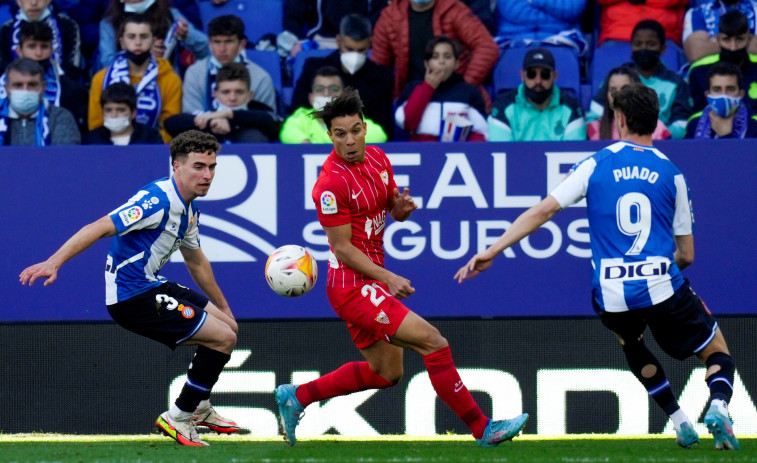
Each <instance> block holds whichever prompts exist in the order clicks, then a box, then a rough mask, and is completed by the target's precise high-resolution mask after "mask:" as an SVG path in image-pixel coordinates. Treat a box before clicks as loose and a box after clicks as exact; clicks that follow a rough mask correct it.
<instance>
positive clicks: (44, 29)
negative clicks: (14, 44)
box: [18, 21, 53, 46]
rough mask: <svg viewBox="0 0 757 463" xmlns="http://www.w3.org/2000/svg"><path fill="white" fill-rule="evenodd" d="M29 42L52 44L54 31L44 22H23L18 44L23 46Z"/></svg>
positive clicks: (19, 31)
mask: <svg viewBox="0 0 757 463" xmlns="http://www.w3.org/2000/svg"><path fill="white" fill-rule="evenodd" d="M29 40H37V41H39V42H52V41H53V30H52V29H50V26H48V25H47V23H45V22H44V21H34V22H31V21H21V26H20V27H19V29H18V44H19V45H20V46H23V45H24V43H25V42H27V41H29Z"/></svg>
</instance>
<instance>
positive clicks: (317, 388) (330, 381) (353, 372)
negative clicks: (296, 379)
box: [296, 362, 394, 407]
mask: <svg viewBox="0 0 757 463" xmlns="http://www.w3.org/2000/svg"><path fill="white" fill-rule="evenodd" d="M390 386H394V384H392V383H390V382H389V381H387V380H385V379H384V378H383V377H381V376H379V375H377V374H376V373H374V372H373V370H371V367H370V366H368V362H351V363H345V364H344V365H342V366H341V367H339V368H338V369H336V370H334V371H332V372H331V373H328V374H325V375H323V376H321V377H320V378H318V379H316V380H314V381H310V382H309V383H305V384H303V385H301V386H300V387H298V388H297V392H296V395H297V400H299V401H300V403H301V404H302V406H303V407H307V406H308V405H310V404H311V403H313V402H318V401H319V400H325V399H330V398H332V397H337V396H340V395H347V394H351V393H353V392H358V391H364V390H366V389H384V388H387V387H390Z"/></svg>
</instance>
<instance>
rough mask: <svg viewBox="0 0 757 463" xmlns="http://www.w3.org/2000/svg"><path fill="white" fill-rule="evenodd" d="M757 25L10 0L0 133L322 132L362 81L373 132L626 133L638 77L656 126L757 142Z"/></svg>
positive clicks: (674, 133)
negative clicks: (619, 109)
mask: <svg viewBox="0 0 757 463" xmlns="http://www.w3.org/2000/svg"><path fill="white" fill-rule="evenodd" d="M254 2H260V3H259V4H260V5H262V4H266V5H269V6H271V5H272V6H273V8H274V9H276V10H277V12H278V13H279V14H280V17H281V21H271V20H270V19H269V18H267V17H263V16H264V15H262V14H259V13H258V11H257V8H252V7H250V5H249V4H251V3H254ZM201 11H202V14H201V13H200V12H201ZM231 12H233V14H229V13H231ZM756 28H757V0H620V1H619V0H596V1H595V2H594V1H586V0H534V1H529V2H518V1H512V0H498V1H496V2H493V3H492V2H489V1H488V0H487V1H481V0H390V1H387V2H369V1H367V0H364V1H361V0H353V1H349V2H344V1H338V2H337V1H335V0H321V1H317V2H316V1H315V0H312V1H310V0H296V1H295V0H2V1H0V73H2V76H1V77H0V80H2V82H0V117H1V118H3V121H4V122H6V121H7V123H4V124H2V128H3V129H2V131H1V133H0V137H2V141H3V144H4V145H37V146H42V145H47V144H78V143H85V144H114V145H128V144H140V143H167V142H170V140H171V139H172V138H173V137H174V136H176V135H177V134H178V133H181V132H182V131H185V130H188V129H192V128H194V129H198V130H201V131H205V132H208V133H211V134H213V135H215V136H216V137H217V138H218V139H219V141H220V142H221V143H250V142H253V143H268V142H273V143H278V142H281V143H328V142H329V140H328V137H327V136H326V130H325V127H324V126H323V124H322V122H320V121H317V120H312V119H311V118H310V117H309V113H310V112H312V111H314V110H318V109H320V108H322V107H323V105H324V104H325V103H326V102H328V101H330V99H331V98H333V97H335V96H337V95H339V94H341V92H342V91H343V90H344V89H345V88H348V87H352V88H355V89H357V90H358V91H359V92H360V96H361V99H362V100H363V102H364V105H365V106H364V111H365V116H366V119H367V122H368V138H369V141H371V142H373V143H380V142H384V141H392V140H396V141H403V140H410V141H540V140H542V141H543V140H548V141H559V140H586V139H591V140H599V139H617V138H618V133H617V129H616V128H615V127H614V126H613V124H612V122H611V121H612V114H613V110H612V95H613V93H614V92H615V91H618V90H620V89H621V88H623V87H624V86H626V85H630V84H632V83H635V82H641V83H642V84H644V85H646V86H648V87H651V88H652V89H654V90H655V91H656V93H657V95H658V97H659V100H660V106H661V108H660V117H659V120H658V126H657V129H656V130H655V133H654V138H655V139H664V138H674V139H676V138H679V139H680V138H745V137H754V136H756V135H757V39H755V35H754V34H755V29H756ZM253 39H254V40H253ZM124 84H126V85H124ZM127 87H130V88H127ZM86 94H88V95H89V97H88V101H89V103H88V105H82V104H81V101H82V100H83V99H84V98H85V97H84V95H86ZM390 95H391V96H390Z"/></svg>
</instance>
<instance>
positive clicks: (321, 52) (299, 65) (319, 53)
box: [292, 48, 336, 86]
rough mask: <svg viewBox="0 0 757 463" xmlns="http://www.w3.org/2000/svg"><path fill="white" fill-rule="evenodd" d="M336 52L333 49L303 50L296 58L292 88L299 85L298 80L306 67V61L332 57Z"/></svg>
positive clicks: (293, 67)
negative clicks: (327, 56)
mask: <svg viewBox="0 0 757 463" xmlns="http://www.w3.org/2000/svg"><path fill="white" fill-rule="evenodd" d="M335 51H336V50H335V49H333V48H316V49H313V50H303V51H301V52H299V53H297V55H296V56H295V57H294V65H293V66H292V86H295V85H297V79H299V78H300V74H302V69H303V68H304V67H305V61H306V60H307V59H308V58H316V57H323V56H326V55H330V54H332V53H333V52H335Z"/></svg>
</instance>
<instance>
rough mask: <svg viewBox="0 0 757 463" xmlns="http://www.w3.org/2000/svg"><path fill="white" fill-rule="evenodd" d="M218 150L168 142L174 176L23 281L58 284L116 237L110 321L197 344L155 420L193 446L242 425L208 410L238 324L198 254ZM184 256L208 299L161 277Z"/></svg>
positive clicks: (207, 141)
mask: <svg viewBox="0 0 757 463" xmlns="http://www.w3.org/2000/svg"><path fill="white" fill-rule="evenodd" d="M220 149H221V146H220V145H219V144H218V141H217V140H216V139H215V137H213V135H210V134H206V133H202V132H199V131H197V130H189V131H187V132H184V133H182V134H180V135H178V136H177V137H176V138H174V139H173V140H172V141H171V148H170V150H171V165H172V168H173V176H172V177H170V178H163V179H160V180H156V181H154V182H151V183H149V184H147V185H145V186H143V187H142V188H140V189H139V191H138V192H137V193H136V194H135V195H134V196H132V197H131V199H129V200H128V201H127V202H126V203H125V204H123V205H122V206H120V207H118V208H116V209H115V210H113V211H112V212H110V213H109V214H108V215H105V216H103V217H102V218H100V219H99V220H97V221H95V222H92V223H91V224H89V225H86V226H84V227H83V228H82V229H81V230H79V231H78V232H76V233H75V234H74V235H73V236H72V237H71V238H70V239H69V240H68V241H66V242H65V243H64V244H63V246H61V247H60V249H58V251H56V252H55V253H54V254H53V255H52V256H50V258H49V259H47V260H46V261H44V262H40V263H38V264H35V265H32V266H30V267H27V268H26V269H24V271H23V272H21V275H20V277H19V279H20V281H21V284H26V283H28V284H29V286H31V285H32V284H33V283H34V281H35V280H37V279H44V280H45V281H44V285H45V286H47V285H49V284H52V283H53V282H54V281H55V280H56V279H57V278H58V270H59V269H60V267H61V266H62V265H63V264H64V263H66V262H67V261H69V260H70V259H71V258H73V257H74V256H76V255H77V254H79V253H81V252H83V251H84V250H85V249H87V248H89V247H90V246H92V244H94V243H95V242H96V241H98V240H99V239H100V238H105V237H113V239H112V243H111V247H110V251H109V252H108V257H107V259H106V265H105V304H106V305H107V307H108V313H110V316H111V317H112V318H113V320H115V321H116V323H118V324H119V325H121V326H123V327H124V328H126V329H128V330H129V331H133V332H135V333H137V334H139V335H142V336H145V337H148V338H150V339H153V340H155V341H158V342H161V343H163V344H165V345H166V346H168V347H170V348H171V349H176V347H177V346H179V345H185V346H186V345H197V351H196V353H195V356H194V358H193V359H192V363H191V364H190V365H189V369H188V371H187V381H186V383H185V384H184V387H183V389H182V391H181V393H180V394H179V397H178V398H177V399H176V402H175V403H174V405H172V406H171V408H170V409H169V410H168V411H166V412H164V413H163V414H161V415H160V416H159V417H158V419H157V420H156V421H155V426H156V427H157V428H158V430H159V431H161V432H163V433H164V434H166V435H167V436H169V437H171V438H173V439H175V440H176V441H177V442H178V443H180V444H182V445H190V446H202V445H207V443H206V442H204V441H202V440H201V439H200V437H199V434H198V433H197V429H196V426H204V427H207V428H209V429H211V430H213V431H216V432H219V433H233V432H238V431H239V429H240V428H239V426H237V424H236V423H235V422H234V421H231V420H229V419H227V418H224V417H222V416H221V415H219V414H218V413H217V412H216V411H215V409H214V408H213V407H212V406H211V405H210V392H211V389H212V388H213V386H214V385H215V383H216V381H217V380H218V377H219V375H220V374H221V371H222V370H223V367H224V366H225V365H226V363H227V362H228V361H229V359H230V358H231V351H232V350H233V349H234V346H236V343H237V332H238V330H239V328H238V326H237V322H236V320H235V319H234V315H233V314H232V313H231V309H230V308H229V304H228V303H227V302H226V298H225V297H224V295H223V293H222V292H221V289H220V288H219V287H218V284H217V283H216V280H215V277H214V276H213V270H212V268H211V266H210V262H209V261H208V259H207V258H206V257H205V254H204V253H203V252H202V249H201V248H200V238H199V231H198V227H199V220H200V211H199V210H198V209H197V205H196V204H195V202H194V200H195V199H196V198H198V197H200V196H205V195H206V194H208V191H209V189H210V184H211V183H212V182H213V177H214V176H215V168H216V154H217V153H218V151H219V150H220ZM177 250H180V251H181V255H182V257H183V258H184V263H185V264H186V266H187V270H189V273H190V275H192V278H193V279H194V281H195V282H196V283H197V285H198V286H199V287H200V289H202V291H203V292H204V293H205V294H203V293H200V292H198V291H195V290H193V289H190V288H186V287H184V286H181V285H179V284H177V283H174V282H171V281H168V280H166V278H165V277H163V276H159V275H158V272H159V271H160V269H161V267H162V266H163V264H165V263H166V262H168V259H169V258H170V257H171V254H173V253H174V252H175V251H177ZM206 295H207V296H206Z"/></svg>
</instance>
